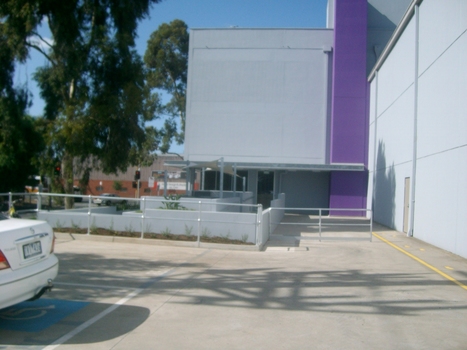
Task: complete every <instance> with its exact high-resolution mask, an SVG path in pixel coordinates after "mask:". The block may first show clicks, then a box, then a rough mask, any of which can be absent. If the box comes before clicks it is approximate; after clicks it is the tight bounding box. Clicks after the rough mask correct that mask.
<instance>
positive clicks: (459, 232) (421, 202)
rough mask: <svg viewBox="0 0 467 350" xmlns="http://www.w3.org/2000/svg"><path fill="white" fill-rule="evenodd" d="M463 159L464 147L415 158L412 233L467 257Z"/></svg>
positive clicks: (466, 171)
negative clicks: (415, 177) (416, 159)
mask: <svg viewBox="0 0 467 350" xmlns="http://www.w3.org/2000/svg"><path fill="white" fill-rule="evenodd" d="M465 159H467V147H463V148H458V149H455V150H452V151H449V152H444V153H440V154H436V155H432V156H430V157H426V158H423V159H420V160H419V161H418V166H417V173H418V175H417V191H416V199H415V200H416V202H415V229H414V236H415V237H417V238H419V239H422V240H424V241H426V242H429V243H431V244H433V245H436V246H438V247H441V248H443V249H446V250H449V251H451V252H453V253H456V254H459V255H462V256H464V257H467V245H466V244H465V243H466V241H467V232H466V230H467V229H466V228H467V219H466V218H467V215H466V213H467V186H466V183H467V182H466V179H467V169H466V168H467V165H466V162H465ZM461 160H464V161H461Z"/></svg>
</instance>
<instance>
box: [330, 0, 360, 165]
mask: <svg viewBox="0 0 467 350" xmlns="http://www.w3.org/2000/svg"><path fill="white" fill-rule="evenodd" d="M334 24H335V27H334V65H333V89H332V112H331V163H366V158H367V157H366V152H365V151H366V147H365V146H366V142H365V137H368V136H366V135H362V131H363V130H366V123H367V117H366V114H367V112H366V106H367V100H366V97H367V81H366V33H367V0H336V6H335V20H334Z"/></svg>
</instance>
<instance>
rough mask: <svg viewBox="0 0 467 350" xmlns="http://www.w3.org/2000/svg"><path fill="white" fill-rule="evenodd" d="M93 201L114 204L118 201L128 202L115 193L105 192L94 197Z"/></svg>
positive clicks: (99, 203)
mask: <svg viewBox="0 0 467 350" xmlns="http://www.w3.org/2000/svg"><path fill="white" fill-rule="evenodd" d="M92 202H93V203H94V204H97V205H101V204H104V205H107V206H109V205H113V204H117V203H126V200H124V199H120V197H119V196H117V195H116V194H113V193H103V194H101V195H100V196H99V197H96V198H93V200H92Z"/></svg>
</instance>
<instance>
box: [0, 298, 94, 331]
mask: <svg viewBox="0 0 467 350" xmlns="http://www.w3.org/2000/svg"><path fill="white" fill-rule="evenodd" d="M88 304H89V303H87V302H81V301H68V300H57V299H38V300H35V301H29V302H28V301H27V302H23V303H20V304H17V305H14V306H10V307H8V308H6V309H2V310H0V329H4V330H9V331H19V332H40V331H42V330H44V329H46V328H49V327H50V326H52V325H54V324H55V323H57V322H59V321H60V320H62V319H63V318H65V317H67V316H69V315H71V314H72V313H74V312H76V311H78V310H80V309H82V308H83V307H85V306H86V305H88Z"/></svg>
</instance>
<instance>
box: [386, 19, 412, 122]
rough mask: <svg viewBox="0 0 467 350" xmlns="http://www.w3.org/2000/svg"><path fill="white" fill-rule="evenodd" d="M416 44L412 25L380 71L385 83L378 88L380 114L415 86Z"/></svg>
mask: <svg viewBox="0 0 467 350" xmlns="http://www.w3.org/2000/svg"><path fill="white" fill-rule="evenodd" d="M414 43H415V25H414V24H413V23H410V24H409V25H408V27H407V29H406V30H405V31H404V33H403V34H402V36H401V37H400V38H399V40H398V41H397V45H396V47H395V48H394V49H393V50H392V51H391V54H390V55H389V57H388V58H387V59H386V61H385V62H384V65H383V66H382V67H381V69H380V70H379V73H378V74H379V79H380V80H381V81H382V82H384V84H381V85H380V86H379V88H378V91H379V95H378V106H379V107H378V112H379V113H383V112H384V111H385V110H386V109H387V108H389V107H390V105H391V104H392V103H393V102H394V101H395V100H397V99H398V97H399V96H400V95H401V94H402V93H403V92H404V91H405V90H407V89H408V88H409V87H410V86H411V85H412V84H413V82H414V78H415V63H414V58H415V50H414Z"/></svg>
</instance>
